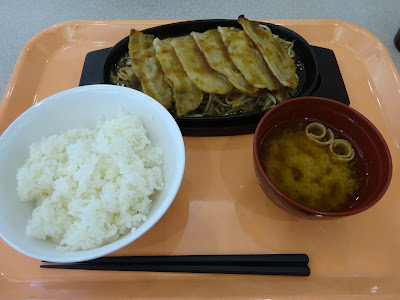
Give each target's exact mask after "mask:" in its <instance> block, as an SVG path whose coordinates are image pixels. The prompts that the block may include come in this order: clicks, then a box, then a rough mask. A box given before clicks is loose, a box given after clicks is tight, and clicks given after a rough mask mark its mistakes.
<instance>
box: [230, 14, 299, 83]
mask: <svg viewBox="0 0 400 300" xmlns="http://www.w3.org/2000/svg"><path fill="white" fill-rule="evenodd" d="M238 21H239V23H240V25H242V27H243V29H244V31H245V32H246V34H247V35H248V36H249V37H250V38H251V39H252V41H253V42H254V43H255V44H256V46H257V48H258V50H260V52H261V54H262V56H263V57H264V59H265V61H266V62H267V64H268V66H269V68H270V69H271V71H272V73H273V74H274V75H275V76H276V78H277V79H278V80H279V82H280V83H281V84H283V85H284V86H287V87H289V88H291V89H295V88H296V87H297V85H298V77H297V75H296V67H295V65H294V61H293V59H292V58H291V57H290V56H289V55H288V53H287V52H286V51H285V49H284V48H283V47H282V44H281V43H280V41H279V40H278V39H275V38H274V37H273V35H272V34H271V33H270V32H269V31H268V30H266V29H264V28H262V27H260V25H259V23H258V22H254V21H249V20H248V19H246V18H245V17H244V16H240V17H239V19H238Z"/></svg>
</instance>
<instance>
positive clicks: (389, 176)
mask: <svg viewBox="0 0 400 300" xmlns="http://www.w3.org/2000/svg"><path fill="white" fill-rule="evenodd" d="M294 101H318V102H320V101H324V102H326V103H329V105H333V106H338V107H341V109H342V110H344V111H347V112H348V113H350V114H353V115H356V116H357V117H359V118H360V119H362V120H363V121H364V122H365V123H366V124H367V125H368V126H369V130H368V131H372V132H373V133H374V134H375V135H376V136H377V137H378V138H379V141H380V142H381V143H382V146H383V148H384V152H382V153H381V154H380V156H381V157H385V159H386V160H387V163H388V168H387V169H386V171H385V172H386V174H387V180H386V181H385V184H384V186H383V187H382V189H381V191H380V192H379V194H378V195H377V196H376V197H375V199H374V200H373V201H371V202H369V203H368V204H367V205H364V206H361V207H359V208H354V209H352V210H350V211H333V212H328V211H321V210H316V209H313V208H309V207H307V206H304V205H302V204H300V203H298V202H296V201H294V200H292V199H290V198H289V197H288V196H286V195H285V194H283V193H282V192H281V191H280V190H279V189H278V188H277V187H276V186H275V185H274V184H273V183H272V182H271V180H270V179H269V178H268V176H267V175H266V173H265V171H264V169H263V167H262V164H261V160H260V157H259V156H258V148H259V143H257V142H258V141H259V140H260V139H261V138H262V137H261V136H260V134H261V133H260V132H261V128H262V126H263V123H264V122H265V120H266V119H268V117H269V116H270V115H271V114H273V113H275V111H276V110H279V109H280V108H281V107H282V106H287V105H290V104H291V103H292V102H294ZM253 157H254V160H255V163H256V166H257V169H258V170H259V172H260V175H261V176H262V179H263V180H264V181H266V182H267V184H268V185H269V186H270V188H271V189H272V190H273V191H274V193H276V194H278V195H279V197H280V198H282V199H284V200H285V201H286V202H288V203H290V205H291V206H293V207H295V208H296V209H298V210H300V211H302V212H304V213H306V214H308V215H313V216H316V217H345V216H351V215H355V214H358V213H361V212H363V211H365V210H367V209H369V208H371V207H372V206H374V205H375V204H376V203H377V202H378V201H379V200H380V199H381V198H382V197H383V195H384V194H385V193H386V191H387V189H388V188H389V185H390V183H391V179H392V171H393V163H392V157H391V154H390V150H389V147H388V145H387V143H386V141H385V139H384V137H383V136H382V134H381V133H380V132H379V130H378V129H377V128H376V127H375V125H374V124H373V123H372V122H371V121H369V120H368V119H367V117H365V116H364V115H362V114H361V113H360V112H358V111H357V110H355V109H354V108H352V107H350V106H347V105H345V104H343V103H340V102H338V101H335V100H332V99H328V98H323V97H314V96H305V97H298V98H292V99H288V100H286V101H284V102H281V103H279V104H277V105H275V106H274V107H273V108H271V109H270V110H269V111H268V112H267V113H266V114H265V115H264V116H263V117H262V119H261V120H260V122H259V123H258V125H257V128H256V131H255V133H254V138H253Z"/></svg>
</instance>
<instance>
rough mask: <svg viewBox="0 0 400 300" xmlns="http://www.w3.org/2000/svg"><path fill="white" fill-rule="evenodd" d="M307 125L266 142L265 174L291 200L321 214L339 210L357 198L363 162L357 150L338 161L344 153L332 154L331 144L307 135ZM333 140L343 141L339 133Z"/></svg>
mask: <svg viewBox="0 0 400 300" xmlns="http://www.w3.org/2000/svg"><path fill="white" fill-rule="evenodd" d="M306 126H307V124H300V125H299V124H297V125H295V126H293V127H290V128H286V129H283V130H280V131H278V132H276V134H274V135H273V136H272V137H271V138H268V139H266V140H264V142H263V144H262V148H261V151H262V152H261V162H262V165H263V168H264V171H265V173H266V175H267V176H268V178H269V179H270V180H271V181H272V183H273V184H274V185H275V186H276V187H277V188H278V189H279V190H280V191H281V192H282V193H283V194H285V195H286V196H288V197H289V198H291V199H292V200H294V201H296V202H298V203H300V204H302V205H304V206H307V207H310V208H312V209H316V210H320V211H339V210H341V208H343V207H344V206H347V205H349V203H354V202H355V200H356V199H357V197H358V194H357V193H358V191H359V189H360V186H361V181H362V175H361V174H362V172H361V169H362V168H361V169H360V164H362V162H361V159H360V157H359V155H358V154H357V152H355V155H354V151H353V156H352V157H351V158H350V159H349V160H340V159H337V157H342V156H343V155H342V154H343V153H342V150H340V151H341V152H340V153H339V154H337V155H336V156H335V155H332V151H330V150H329V145H327V144H326V143H325V144H322V143H318V142H316V141H315V140H313V139H311V138H310V137H309V136H307V134H306V130H305V128H306ZM329 131H330V132H332V131H331V130H329ZM334 137H335V138H338V140H339V139H340V141H343V139H342V138H341V137H338V135H337V134H334ZM322 139H323V138H322ZM345 142H346V141H345ZM348 144H349V145H351V144H350V143H348ZM350 147H351V146H350ZM349 151H350V150H349Z"/></svg>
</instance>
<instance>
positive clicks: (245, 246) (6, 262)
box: [0, 20, 400, 299]
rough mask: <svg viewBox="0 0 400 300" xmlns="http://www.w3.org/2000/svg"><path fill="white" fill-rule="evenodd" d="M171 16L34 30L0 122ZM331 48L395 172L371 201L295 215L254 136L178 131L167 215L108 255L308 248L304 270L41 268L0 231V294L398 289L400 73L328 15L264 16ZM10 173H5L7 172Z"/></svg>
mask: <svg viewBox="0 0 400 300" xmlns="http://www.w3.org/2000/svg"><path fill="white" fill-rule="evenodd" d="M171 22H173V21H74V22H67V23H62V24H59V25H55V26H53V27H51V28H48V29H46V30H44V31H43V32H41V33H39V34H38V35H36V36H35V37H33V38H32V39H31V40H30V41H29V42H28V44H27V45H26V46H25V48H24V49H23V51H22V53H21V55H20V57H19V60H18V62H17V64H16V67H15V70H14V72H13V74H12V77H11V79H10V82H9V85H8V87H7V89H6V93H5V95H4V97H3V100H2V101H1V103H0V133H2V132H3V131H4V130H5V129H6V128H7V126H8V125H9V124H10V123H11V122H12V121H13V120H14V119H15V118H16V117H17V116H18V115H20V114H21V113H22V112H23V111H25V110H26V109H27V108H29V107H30V106H32V105H33V104H35V103H36V102H38V101H40V100H42V99H43V98H45V97H47V96H50V95H52V94H54V93H56V92H59V91H62V90H65V89H68V88H72V87H76V86H78V84H79V80H80V75H81V71H82V66H83V62H84V59H85V55H86V54H87V53H88V52H90V51H93V50H97V49H102V48H106V47H111V46H113V45H114V44H115V43H116V42H117V41H119V40H120V39H122V38H123V37H125V36H126V35H128V33H129V30H130V28H136V29H139V30H142V29H145V28H148V27H152V26H157V25H160V24H164V23H171ZM269 22H273V23H277V24H281V25H283V26H286V27H288V28H291V29H293V30H294V31H296V32H298V33H299V34H300V35H302V36H303V37H304V38H305V39H307V40H308V42H309V43H310V44H312V45H316V46H320V47H325V48H329V49H332V50H333V51H334V53H335V54H336V57H337V60H338V63H339V67H340V69H341V72H342V76H343V79H344V82H345V85H346V88H347V92H348V94H349V97H350V101H351V106H352V107H353V108H355V109H357V110H358V111H360V112H361V113H362V114H364V115H365V116H367V117H368V118H369V119H370V120H371V121H372V122H373V123H374V124H375V125H376V127H377V128H378V129H379V130H380V132H381V133H382V134H383V136H384V137H385V139H386V141H387V143H388V145H389V148H390V151H391V154H392V158H393V165H394V169H393V179H392V183H391V185H390V187H389V189H388V191H387V193H386V195H385V196H384V198H383V199H382V200H381V201H380V202H379V203H378V204H377V205H376V206H374V207H373V208H371V209H370V210H368V211H366V212H364V213H361V214H359V215H355V216H352V217H349V218H343V219H338V220H330V221H315V220H304V219H299V218H297V217H295V216H292V215H289V214H287V213H286V212H283V211H281V210H280V209H279V208H277V207H275V205H274V204H272V203H271V202H270V201H269V199H268V198H267V197H266V196H265V195H264V194H263V192H262V190H261V188H260V187H259V186H258V184H257V181H256V177H255V173H254V170H253V163H252V138H253V136H252V135H243V136H232V137H212V138H207V137H185V138H184V141H185V145H186V155H187V163H186V170H185V175H184V178H183V182H182V186H181V188H180V190H179V193H178V195H177V197H176V199H175V201H174V203H173V204H172V206H171V207H170V209H169V210H168V212H167V213H166V214H165V216H164V217H163V218H162V219H161V220H160V221H159V222H158V223H157V224H156V225H155V226H154V227H153V228H152V229H151V230H150V231H149V232H148V233H146V234H145V235H144V236H143V237H142V238H140V239H139V240H137V241H135V242H134V243H132V244H131V245H129V246H127V247H125V248H124V249H121V250H120V251H118V252H117V253H115V254H116V255H158V254H161V255H170V254H237V253H242V254H244V253H306V254H308V255H309V256H310V267H311V276H310V277H301V278H300V277H283V276H254V275H218V274H180V273H151V272H109V271H83V270H48V269H47V270H46V269H40V268H39V265H40V261H37V260H35V259H31V258H29V257H26V256H24V255H22V254H20V253H18V252H17V251H15V250H14V249H12V248H11V247H10V246H8V245H7V244H6V243H5V242H3V241H2V240H0V257H1V259H0V295H1V296H0V297H1V298H73V299H76V298H90V297H93V298H115V297H135V298H150V297H155V298H171V297H181V298H244V299H249V298H291V297H296V298H319V297H321V296H323V297H325V298H326V297H332V298H333V297H338V296H340V297H341V298H342V297H345V296H348V297H350V296H362V297H363V298H365V297H368V296H376V295H381V296H385V297H396V296H397V297H400V284H399V282H400V222H399V215H400V201H398V199H399V198H398V197H399V194H400V184H399V183H400V182H399V174H400V173H399V167H398V166H399V162H400V151H399V147H400V83H399V74H398V72H397V70H396V68H395V67H394V64H393V62H392V60H391V58H390V56H389V54H388V52H387V50H386V49H385V47H384V46H383V45H382V44H381V42H380V41H379V40H378V39H377V38H376V37H375V36H373V35H372V34H370V33H369V32H367V31H366V30H364V29H362V28H359V27H357V26H355V25H353V24H349V23H345V22H338V21H324V20H320V21H306V20H302V21H290V20H287V21H276V20H275V21H269ZM10 176H13V175H12V174H10Z"/></svg>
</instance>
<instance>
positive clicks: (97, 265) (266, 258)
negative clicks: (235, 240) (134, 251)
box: [40, 254, 310, 276]
mask: <svg viewBox="0 0 400 300" xmlns="http://www.w3.org/2000/svg"><path fill="white" fill-rule="evenodd" d="M308 262H309V259H308V256H307V255H305V254H254V255H181V256H179V255H178V256H114V257H112V256H111V257H102V258H98V259H94V260H91V261H85V262H79V263H73V264H57V263H50V264H44V265H41V266H40V267H41V268H52V269H79V270H110V271H111V270H113V271H148V272H183V273H220V274H257V275H292V276H308V275H310V268H309V267H308Z"/></svg>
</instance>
